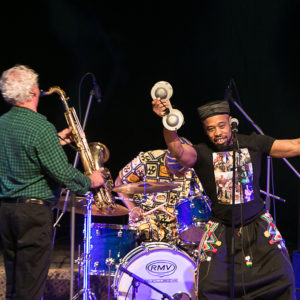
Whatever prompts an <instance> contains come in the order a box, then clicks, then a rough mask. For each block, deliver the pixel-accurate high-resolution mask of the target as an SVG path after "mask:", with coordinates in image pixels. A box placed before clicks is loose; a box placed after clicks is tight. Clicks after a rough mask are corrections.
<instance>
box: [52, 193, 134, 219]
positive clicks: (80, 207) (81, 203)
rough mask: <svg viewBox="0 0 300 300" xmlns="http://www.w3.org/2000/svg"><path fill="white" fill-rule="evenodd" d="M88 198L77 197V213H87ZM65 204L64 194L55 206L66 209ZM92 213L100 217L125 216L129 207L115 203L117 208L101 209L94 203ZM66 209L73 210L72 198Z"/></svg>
mask: <svg viewBox="0 0 300 300" xmlns="http://www.w3.org/2000/svg"><path fill="white" fill-rule="evenodd" d="M85 204H86V199H85V198H84V197H76V200H75V213H76V214H81V215H84V214H86V206H85ZM64 205H65V197H64V196H62V197H60V198H59V201H58V203H57V205H56V206H55V208H57V209H60V210H63V209H64ZM91 210H92V211H91V213H92V216H100V217H104V216H107V217H113V216H123V215H127V214H128V213H129V210H128V208H126V207H125V206H123V205H120V204H115V208H114V209H113V210H112V211H105V212H103V211H101V210H99V208H98V207H97V206H96V205H95V204H94V203H92V209H91ZM66 211H69V212H70V211H71V202H70V199H69V200H68V204H67V208H66Z"/></svg>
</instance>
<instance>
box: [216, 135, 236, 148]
mask: <svg viewBox="0 0 300 300" xmlns="http://www.w3.org/2000/svg"><path fill="white" fill-rule="evenodd" d="M231 145H232V136H231V137H230V138H228V139H227V141H226V143H224V144H215V143H214V146H215V148H216V149H217V150H218V151H228V150H230V148H231V147H230V146H231Z"/></svg>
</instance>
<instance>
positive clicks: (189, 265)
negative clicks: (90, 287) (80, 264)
mask: <svg viewBox="0 0 300 300" xmlns="http://www.w3.org/2000/svg"><path fill="white" fill-rule="evenodd" d="M121 264H122V267H123V268H125V269H127V270H128V271H129V272H131V273H133V274H134V275H137V276H138V277H140V278H142V279H143V280H145V281H146V282H148V283H149V284H150V285H152V286H154V287H155V288H157V289H159V290H160V291H162V292H163V293H166V294H168V295H169V296H171V297H172V296H173V295H174V294H176V293H183V294H188V295H189V297H187V299H189V298H190V299H193V300H194V299H197V298H196V295H195V282H194V281H195V280H194V279H195V270H196V264H195V262H194V261H193V260H192V259H191V258H190V257H189V256H188V254H187V253H185V252H184V251H182V250H180V249H178V248H176V247H175V246H172V245H170V244H167V243H162V242H157V243H147V244H142V245H141V246H139V247H137V248H135V249H133V250H132V251H130V252H129V253H128V254H127V255H126V256H125V257H124V258H123V259H122V260H121ZM132 279H133V278H132V277H131V276H129V275H128V274H127V273H125V272H123V271H120V269H117V271H116V274H115V278H114V283H113V288H114V293H115V297H116V298H117V299H118V300H125V299H145V300H146V299H147V300H148V299H161V298H162V294H160V293H158V292H156V291H155V290H154V289H152V288H150V287H149V286H147V285H145V284H143V283H141V284H140V285H139V286H138V288H137V289H136V290H135V298H133V297H132V296H133V292H134V290H133V286H132Z"/></svg>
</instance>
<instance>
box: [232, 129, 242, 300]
mask: <svg viewBox="0 0 300 300" xmlns="http://www.w3.org/2000/svg"><path fill="white" fill-rule="evenodd" d="M236 133H237V129H236V128H235V129H232V142H233V151H232V159H233V170H232V221H231V224H232V225H231V226H232V228H231V229H232V238H231V259H232V264H231V267H232V270H231V271H232V272H231V274H232V275H231V280H232V284H231V290H230V293H231V299H232V300H234V278H235V275H234V270H235V268H234V264H235V214H234V208H235V207H234V206H235V186H236V181H235V179H236V172H237V167H236V165H237V163H236V154H238V155H239V150H240V149H239V142H238V140H237V136H236Z"/></svg>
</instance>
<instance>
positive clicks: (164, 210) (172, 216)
mask: <svg viewBox="0 0 300 300" xmlns="http://www.w3.org/2000/svg"><path fill="white" fill-rule="evenodd" d="M161 211H162V212H164V213H166V214H167V215H169V216H170V217H171V218H175V216H174V215H172V214H171V213H170V212H168V211H167V210H166V209H165V208H163V209H161Z"/></svg>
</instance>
